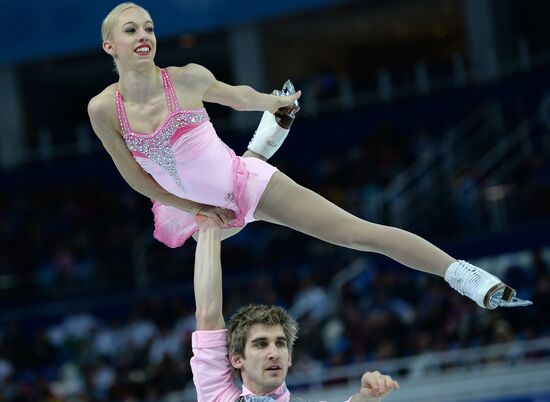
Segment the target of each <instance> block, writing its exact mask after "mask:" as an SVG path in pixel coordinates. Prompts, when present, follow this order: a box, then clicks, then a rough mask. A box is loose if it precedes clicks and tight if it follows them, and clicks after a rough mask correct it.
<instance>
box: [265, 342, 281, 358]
mask: <svg viewBox="0 0 550 402" xmlns="http://www.w3.org/2000/svg"><path fill="white" fill-rule="evenodd" d="M267 356H268V358H269V359H271V360H273V359H276V358H278V357H279V348H277V346H276V345H274V344H272V345H270V346H269V348H268V350H267Z"/></svg>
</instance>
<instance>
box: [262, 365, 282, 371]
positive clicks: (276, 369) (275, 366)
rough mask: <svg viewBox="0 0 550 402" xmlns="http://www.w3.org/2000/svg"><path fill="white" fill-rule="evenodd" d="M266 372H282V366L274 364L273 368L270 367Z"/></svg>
mask: <svg viewBox="0 0 550 402" xmlns="http://www.w3.org/2000/svg"><path fill="white" fill-rule="evenodd" d="M265 370H266V371H270V372H277V371H279V370H281V366H279V365H277V364H272V365H271V366H268V367H267V368H266V369H265Z"/></svg>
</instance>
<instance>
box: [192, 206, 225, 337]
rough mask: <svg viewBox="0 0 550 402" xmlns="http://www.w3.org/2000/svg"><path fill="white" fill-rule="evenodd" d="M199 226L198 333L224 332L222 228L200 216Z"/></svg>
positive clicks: (197, 270) (196, 284)
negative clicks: (220, 330)
mask: <svg viewBox="0 0 550 402" xmlns="http://www.w3.org/2000/svg"><path fill="white" fill-rule="evenodd" d="M197 224H198V226H199V235H198V241H197V248H196V251H195V277H194V288H195V305H196V312H195V316H196V318H197V330H198V331H212V330H217V329H224V328H225V321H224V319H223V313H222V298H223V295H222V265H221V256H220V252H221V251H220V249H221V240H220V227H219V226H218V225H217V224H216V223H215V222H214V221H213V220H211V219H209V218H206V217H202V216H197Z"/></svg>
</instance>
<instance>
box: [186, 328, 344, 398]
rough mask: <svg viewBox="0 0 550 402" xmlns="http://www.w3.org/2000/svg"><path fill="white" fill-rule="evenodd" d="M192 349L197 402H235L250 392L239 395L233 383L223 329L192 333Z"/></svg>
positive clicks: (192, 367)
mask: <svg viewBox="0 0 550 402" xmlns="http://www.w3.org/2000/svg"><path fill="white" fill-rule="evenodd" d="M192 347H193V357H192V358H191V370H192V371H193V382H194V383H195V389H196V391H197V400H198V402H235V401H236V400H237V399H238V398H239V397H240V396H241V395H245V394H249V393H250V391H248V390H246V389H244V390H243V391H242V392H241V390H240V389H239V388H238V387H237V386H236V385H235V383H234V382H233V377H232V374H231V366H230V362H229V358H228V357H227V330H226V329H220V330H215V331H195V332H193V336H192ZM243 388H244V387H243ZM350 400H351V398H350V399H348V400H347V401H346V402H349V401H350ZM277 401H278V402H279V400H277ZM281 402H282V401H281ZM284 402H287V401H286V399H285V401H284ZM321 402H322V401H321Z"/></svg>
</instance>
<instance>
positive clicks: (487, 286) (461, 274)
mask: <svg viewBox="0 0 550 402" xmlns="http://www.w3.org/2000/svg"><path fill="white" fill-rule="evenodd" d="M445 280H446V281H447V282H448V283H449V285H451V287H452V288H453V289H455V290H456V291H457V292H458V293H460V294H462V295H466V296H468V297H469V298H470V299H472V300H473V301H475V302H476V303H477V304H478V305H479V306H481V307H483V308H486V309H490V310H492V309H495V308H497V307H500V306H502V307H521V306H529V305H531V304H533V302H531V301H529V300H523V299H520V298H518V297H516V291H515V290H514V289H512V288H511V287H510V286H508V285H506V284H505V283H504V282H502V281H501V280H500V279H499V278H497V277H496V276H494V275H492V274H490V273H489V272H487V271H484V270H483V269H481V268H479V267H476V266H475V265H472V264H470V263H468V262H466V261H463V260H458V261H455V262H453V263H452V264H451V265H450V266H449V268H448V269H447V272H446V273H445Z"/></svg>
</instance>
